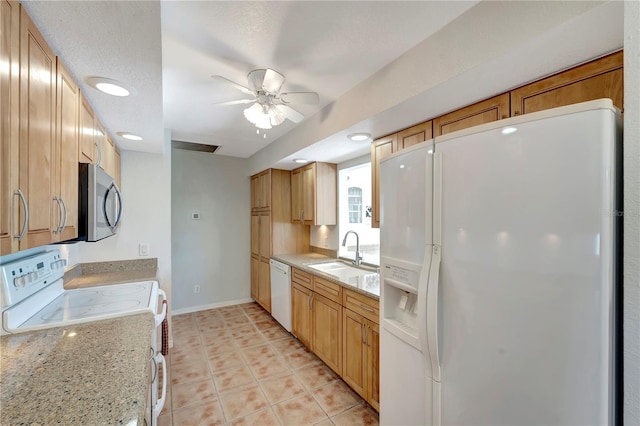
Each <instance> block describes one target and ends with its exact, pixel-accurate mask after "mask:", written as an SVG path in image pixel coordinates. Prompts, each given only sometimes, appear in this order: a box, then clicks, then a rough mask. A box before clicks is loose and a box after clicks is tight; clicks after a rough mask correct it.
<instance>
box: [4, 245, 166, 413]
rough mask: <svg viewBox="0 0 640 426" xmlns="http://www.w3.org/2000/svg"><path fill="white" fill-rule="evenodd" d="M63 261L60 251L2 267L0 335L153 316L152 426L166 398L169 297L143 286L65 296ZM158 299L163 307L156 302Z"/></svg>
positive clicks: (101, 288)
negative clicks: (161, 335) (163, 346)
mask: <svg viewBox="0 0 640 426" xmlns="http://www.w3.org/2000/svg"><path fill="white" fill-rule="evenodd" d="M65 265H66V261H65V260H64V259H62V258H61V257H60V251H59V250H53V251H49V252H45V253H40V254H37V255H34V256H30V257H27V258H24V259H20V260H17V261H15V262H11V263H7V264H4V265H0V270H1V272H2V285H1V286H0V297H1V300H0V306H1V308H2V327H0V334H14V333H23V332H27V331H34V330H41V329H47V328H53V327H63V326H68V325H73V324H80V323H87V322H92V321H98V320H103V319H108V318H116V317H123V316H127V315H134V314H138V313H143V312H151V313H152V314H154V317H155V327H154V328H153V330H152V333H151V342H152V347H151V349H152V354H153V355H152V356H151V358H150V362H151V363H152V368H153V370H154V371H155V373H154V374H152V376H153V379H152V383H150V387H151V391H150V393H149V398H150V401H148V402H149V407H150V409H149V410H148V413H147V414H148V416H147V424H149V425H155V424H156V422H157V417H158V415H159V413H160V411H161V410H162V407H163V406H164V402H165V395H166V377H167V374H166V365H165V362H164V357H163V356H162V354H160V353H159V352H158V328H159V327H160V326H161V324H162V321H163V320H164V319H165V318H166V314H167V297H166V294H165V292H164V291H162V290H161V289H160V288H159V285H158V282H157V281H142V282H133V283H126V284H114V285H106V286H98V287H87V288H80V289H73V290H65V289H64V287H63V280H62V277H63V275H64V266H65ZM160 298H162V301H160ZM160 366H162V369H163V375H162V377H163V382H164V383H163V386H162V389H163V390H162V395H163V396H162V398H158V395H157V393H158V392H157V391H158V376H159V374H157V373H158V368H160Z"/></svg>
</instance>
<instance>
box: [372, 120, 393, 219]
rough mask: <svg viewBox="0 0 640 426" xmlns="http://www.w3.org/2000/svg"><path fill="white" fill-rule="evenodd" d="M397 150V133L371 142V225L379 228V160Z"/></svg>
mask: <svg viewBox="0 0 640 426" xmlns="http://www.w3.org/2000/svg"><path fill="white" fill-rule="evenodd" d="M396 151H398V134H397V133H394V134H392V135H389V136H385V137H383V138H380V139H377V140H375V141H373V142H372V143H371V191H372V194H371V202H372V204H373V205H372V206H371V214H372V218H371V219H372V220H371V227H372V228H380V161H381V160H382V159H383V158H385V157H388V156H389V155H391V154H393V153H394V152H396Z"/></svg>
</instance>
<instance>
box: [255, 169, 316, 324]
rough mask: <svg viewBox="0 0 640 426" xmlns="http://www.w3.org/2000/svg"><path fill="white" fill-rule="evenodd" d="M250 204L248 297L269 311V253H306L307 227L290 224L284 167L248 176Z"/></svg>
mask: <svg viewBox="0 0 640 426" xmlns="http://www.w3.org/2000/svg"><path fill="white" fill-rule="evenodd" d="M258 200H260V201H258ZM251 207H252V208H251V262H252V265H251V267H252V269H251V297H253V298H254V299H255V300H256V301H257V302H258V303H259V304H260V305H262V307H263V308H265V309H266V310H267V311H269V312H271V276H270V265H269V261H270V259H271V256H273V255H275V254H282V253H302V252H306V251H307V250H308V248H309V238H310V236H309V227H308V226H304V225H295V224H293V223H291V173H290V172H289V171H287V170H276V169H269V170H265V171H264V172H261V173H258V174H257V175H254V176H252V177H251ZM256 260H257V263H255V262H256Z"/></svg>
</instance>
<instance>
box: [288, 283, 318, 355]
mask: <svg viewBox="0 0 640 426" xmlns="http://www.w3.org/2000/svg"><path fill="white" fill-rule="evenodd" d="M312 294H313V292H312V291H311V290H309V289H308V288H306V287H304V286H302V285H300V284H298V283H296V282H295V281H293V282H292V283H291V332H292V333H293V335H294V336H296V337H297V338H298V340H300V341H301V342H302V343H303V344H304V345H305V346H306V347H308V348H311V295H312Z"/></svg>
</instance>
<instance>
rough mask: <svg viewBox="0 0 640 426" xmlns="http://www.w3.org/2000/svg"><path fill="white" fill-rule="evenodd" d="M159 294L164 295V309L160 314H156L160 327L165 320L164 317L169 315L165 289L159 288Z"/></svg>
mask: <svg viewBox="0 0 640 426" xmlns="http://www.w3.org/2000/svg"><path fill="white" fill-rule="evenodd" d="M158 294H159V295H160V296H162V311H161V312H160V313H159V314H156V316H155V320H156V327H160V324H162V321H164V319H165V318H166V317H167V293H165V292H164V290H162V289H160V288H159V289H158Z"/></svg>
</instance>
